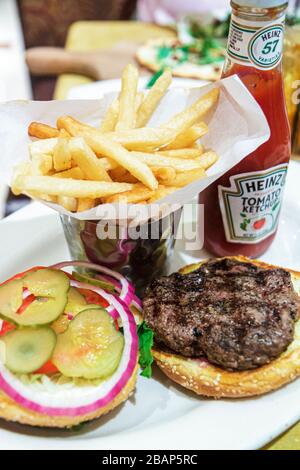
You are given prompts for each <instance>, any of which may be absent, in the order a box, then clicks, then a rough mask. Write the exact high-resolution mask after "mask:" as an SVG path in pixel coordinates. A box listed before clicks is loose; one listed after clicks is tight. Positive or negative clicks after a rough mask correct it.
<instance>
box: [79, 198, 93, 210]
mask: <svg viewBox="0 0 300 470" xmlns="http://www.w3.org/2000/svg"><path fill="white" fill-rule="evenodd" d="M94 206H95V199H91V198H89V197H81V198H79V199H78V204H77V212H83V211H88V210H90V209H92V208H93V207H94Z"/></svg>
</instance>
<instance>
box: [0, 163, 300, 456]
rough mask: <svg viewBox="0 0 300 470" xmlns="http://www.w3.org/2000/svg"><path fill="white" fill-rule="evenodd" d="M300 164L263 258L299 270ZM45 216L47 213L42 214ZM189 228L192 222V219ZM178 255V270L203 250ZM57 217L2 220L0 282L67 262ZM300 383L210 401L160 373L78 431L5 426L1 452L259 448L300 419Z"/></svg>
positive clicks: (34, 209)
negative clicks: (37, 266)
mask: <svg viewBox="0 0 300 470" xmlns="http://www.w3.org/2000/svg"><path fill="white" fill-rule="evenodd" d="M299 180H300V165H299V164H297V163H295V162H292V163H291V166H290V171H289V176H288V183H287V188H286V197H285V201H284V205H283V212H282V217H281V221H280V227H279V232H278V236H277V238H276V240H275V242H274V244H273V246H272V247H271V248H270V250H269V251H268V253H266V255H265V256H264V257H263V259H265V260H267V261H271V262H272V263H278V264H279V265H280V264H281V265H283V266H287V267H291V268H296V269H300V250H299V246H300V202H299V201H298V200H297V196H298V191H299V189H298V186H299ZM42 212H44V214H45V215H40V214H41V213H42ZM185 223H189V214H187V219H186V221H185ZM180 246H182V243H181V244H180V243H179V245H178V246H177V255H176V256H175V257H174V260H173V266H172V268H173V269H174V270H175V269H177V268H178V267H179V266H182V265H183V264H185V263H188V262H193V261H194V259H195V258H197V259H198V258H200V257H203V256H205V253H203V252H200V253H194V254H193V256H191V255H187V254H186V253H180V252H178V250H180ZM68 256H69V255H68V251H67V246H66V243H65V240H64V236H63V233H62V229H61V226H60V222H59V219H58V216H57V215H56V214H54V213H53V212H49V209H46V210H45V209H43V210H42V211H41V206H38V205H36V204H33V205H32V206H29V207H27V208H25V209H24V210H23V211H20V212H19V213H17V214H15V215H13V216H12V217H9V218H7V219H6V220H4V221H3V222H1V223H0V259H1V275H0V277H1V279H0V281H1V280H4V279H5V278H7V277H9V276H10V275H12V274H13V273H15V272H18V271H22V270H24V269H26V268H27V267H30V266H32V265H35V264H40V263H41V264H47V263H54V262H57V261H59V260H62V259H65V258H68ZM299 396H300V381H299V380H297V381H295V382H294V383H292V384H290V385H288V386H286V387H284V388H282V389H281V390H278V391H276V392H273V393H271V394H268V395H265V396H263V397H260V398H252V399H247V400H246V399H243V400H219V401H216V400H210V399H201V398H198V397H197V396H196V395H194V394H192V393H190V392H188V391H186V390H184V389H183V388H181V387H179V386H176V385H175V384H174V383H172V382H170V381H169V380H168V379H167V378H166V377H164V376H163V375H162V373H160V372H159V371H158V370H157V369H155V371H154V377H153V378H152V379H151V380H148V379H144V378H142V377H140V378H139V380H138V384H137V389H136V393H135V395H134V396H133V397H132V398H131V399H130V400H129V401H127V402H126V404H125V405H123V406H121V407H119V408H118V409H116V410H115V411H113V412H112V413H110V414H108V416H107V417H105V418H104V419H100V420H97V421H95V422H93V423H91V424H88V425H85V427H83V429H82V430H81V431H80V432H73V433H70V432H64V431H59V432H58V431H49V430H44V429H42V430H40V429H37V428H36V429H32V428H30V427H25V426H20V425H12V424H6V423H5V422H4V421H0V448H1V449H7V448H11V449H45V448H47V449H105V450H107V449H110V450H113V449H152V450H153V449H155V450H157V449H176V450H177V449H178V450H182V449H255V448H259V447H261V446H263V445H264V444H266V443H267V442H269V441H271V440H272V439H273V438H274V437H276V436H277V435H279V434H280V433H282V432H283V431H284V430H285V429H287V428H288V427H289V426H291V425H292V424H294V423H295V422H296V421H297V420H298V419H299V418H300V405H299Z"/></svg>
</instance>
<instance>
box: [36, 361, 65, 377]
mask: <svg viewBox="0 0 300 470" xmlns="http://www.w3.org/2000/svg"><path fill="white" fill-rule="evenodd" d="M57 372H59V370H58V368H57V367H56V366H55V365H54V364H53V362H52V361H51V359H49V361H47V362H46V363H45V364H44V365H43V366H42V367H40V368H39V369H38V370H36V371H35V372H33V373H34V374H45V375H53V374H57Z"/></svg>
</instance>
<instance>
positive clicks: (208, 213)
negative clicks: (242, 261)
mask: <svg viewBox="0 0 300 470" xmlns="http://www.w3.org/2000/svg"><path fill="white" fill-rule="evenodd" d="M231 6H232V17H231V25H230V33H229V38H228V45H227V58H226V61H225V65H224V69H223V75H222V78H225V77H228V76H230V75H233V74H237V75H238V76H239V78H240V79H241V80H242V82H243V83H244V84H245V86H246V87H247V88H248V90H249V91H250V93H252V95H253V96H254V98H255V99H256V101H257V102H258V104H259V105H260V106H261V108H262V110H263V112H264V113H265V116H266V118H267V120H268V123H269V126H270V130H271V136H270V139H269V140H268V141H267V142H265V143H264V144H262V145H261V146H260V147H259V148H258V149H256V150H255V151H254V152H253V153H251V154H250V155H248V156H247V157H246V158H245V159H244V160H242V161H241V162H240V163H239V164H238V165H236V166H235V167H234V168H232V169H231V170H229V171H228V172H227V173H226V174H225V175H223V176H222V177H221V178H219V179H218V180H217V181H216V182H214V183H213V184H212V185H211V186H209V187H208V188H207V189H206V190H205V191H203V192H202V193H201V195H200V203H201V204H204V237H205V238H204V247H205V248H206V249H207V250H208V251H210V252H211V253H213V254H214V255H217V256H227V255H239V254H241V255H245V256H249V257H251V258H254V257H257V256H260V255H261V254H262V253H264V252H265V251H266V249H267V248H268V247H269V246H270V245H271V243H272V241H273V239H274V237H275V234H276V230H277V226H278V219H279V214H280V207H281V202H282V195H283V189H284V184H285V179H286V173H287V167H288V162H289V159H290V154H291V148H290V147H291V142H290V129H289V123H288V118H287V113H286V106H285V97H284V91H283V77H282V69H281V58H282V47H283V35H284V20H285V10H286V7H287V2H286V1H285V2H284V1H283V0H233V1H232V2H231Z"/></svg>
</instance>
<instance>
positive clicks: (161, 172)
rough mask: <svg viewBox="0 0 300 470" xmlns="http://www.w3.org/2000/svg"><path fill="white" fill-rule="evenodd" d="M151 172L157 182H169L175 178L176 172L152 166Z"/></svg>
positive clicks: (168, 168) (171, 169) (165, 167)
mask: <svg viewBox="0 0 300 470" xmlns="http://www.w3.org/2000/svg"><path fill="white" fill-rule="evenodd" d="M151 170H152V172H153V174H154V175H155V177H156V179H157V181H159V182H160V181H162V182H163V181H164V180H171V179H172V178H175V177H176V170H175V169H174V168H172V167H170V166H163V167H160V166H152V167H151Z"/></svg>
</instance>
